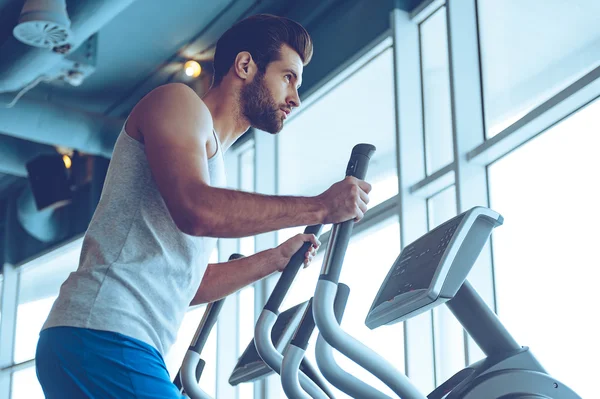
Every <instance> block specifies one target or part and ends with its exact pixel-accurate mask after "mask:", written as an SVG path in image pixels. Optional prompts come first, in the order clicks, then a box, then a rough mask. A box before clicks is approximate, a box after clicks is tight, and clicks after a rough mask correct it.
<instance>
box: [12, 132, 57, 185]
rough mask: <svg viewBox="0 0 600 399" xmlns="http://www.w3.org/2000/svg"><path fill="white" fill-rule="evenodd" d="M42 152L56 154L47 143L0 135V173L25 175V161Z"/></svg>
mask: <svg viewBox="0 0 600 399" xmlns="http://www.w3.org/2000/svg"><path fill="white" fill-rule="evenodd" d="M42 154H56V149H55V148H54V147H52V146H49V145H44V144H38V143H32V142H30V141H25V140H19V139H17V138H15V137H9V136H2V135H0V173H4V174H7V175H12V176H17V177H27V167H26V165H27V162H29V161H31V160H32V159H34V158H36V157H38V156H39V155H42Z"/></svg>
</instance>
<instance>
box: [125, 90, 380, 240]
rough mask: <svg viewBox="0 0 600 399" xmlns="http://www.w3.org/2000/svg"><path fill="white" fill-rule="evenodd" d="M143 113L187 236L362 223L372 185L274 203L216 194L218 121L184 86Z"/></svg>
mask: <svg viewBox="0 0 600 399" xmlns="http://www.w3.org/2000/svg"><path fill="white" fill-rule="evenodd" d="M136 108H137V109H135V110H134V112H135V113H136V118H135V119H136V125H137V127H138V129H139V131H140V133H141V135H142V137H143V140H144V144H145V150H146V155H147V158H148V163H149V165H150V169H151V171H152V175H153V177H154V180H155V181H156V183H157V186H158V189H159V191H160V193H161V195H162V197H163V199H164V200H165V204H166V205H167V208H168V209H169V212H170V214H171V217H172V218H173V220H174V222H175V224H176V225H177V226H178V227H179V229H180V230H182V231H183V232H185V233H187V234H190V235H196V236H210V237H221V238H237V237H245V236H250V235H255V234H259V233H264V232H268V231H275V230H279V229H282V228H287V227H293V226H300V225H311V224H318V223H333V222H340V221H344V220H348V219H352V218H358V219H360V218H361V217H362V216H363V214H364V212H365V211H366V202H368V196H367V194H366V193H368V191H369V190H370V185H368V183H366V182H362V181H360V180H357V179H353V178H348V179H345V180H343V181H342V182H339V183H338V186H337V187H336V188H335V190H331V189H330V190H328V191H326V192H325V193H323V194H322V195H320V196H316V197H291V196H268V195H261V194H252V193H246V192H241V191H236V190H228V189H222V188H216V187H211V185H210V175H209V174H208V155H207V150H206V148H207V143H208V141H209V140H211V138H212V117H211V115H210V111H209V110H208V108H207V107H206V105H205V104H204V103H203V101H202V100H201V99H200V98H199V97H198V96H197V94H196V93H195V92H193V91H192V90H191V89H190V88H189V87H187V86H185V85H182V84H171V85H166V86H162V87H159V88H158V89H155V90H154V91H153V92H152V93H151V94H149V95H148V96H146V97H145V98H144V99H143V100H142V101H140V103H139V104H138V106H136ZM361 187H362V188H361ZM332 188H334V187H333V186H332ZM365 191H366V192H365Z"/></svg>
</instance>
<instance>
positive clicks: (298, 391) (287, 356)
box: [281, 344, 311, 399]
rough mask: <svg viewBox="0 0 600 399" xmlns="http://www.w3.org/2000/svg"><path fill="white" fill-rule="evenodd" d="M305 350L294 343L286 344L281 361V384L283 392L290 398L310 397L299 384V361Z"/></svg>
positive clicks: (307, 398)
mask: <svg viewBox="0 0 600 399" xmlns="http://www.w3.org/2000/svg"><path fill="white" fill-rule="evenodd" d="M304 352H305V350H304V349H302V348H298V347H297V346H296V345H292V344H290V345H288V347H287V348H286V349H285V352H284V355H283V362H282V363H281V386H282V387H283V392H285V394H286V395H287V397H288V398H290V399H311V398H310V396H308V395H307V394H306V393H305V392H304V391H303V390H302V387H301V386H300V380H299V379H298V373H299V372H300V363H301V362H302V359H304Z"/></svg>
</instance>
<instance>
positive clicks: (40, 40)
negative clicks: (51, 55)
mask: <svg viewBox="0 0 600 399" xmlns="http://www.w3.org/2000/svg"><path fill="white" fill-rule="evenodd" d="M70 26H71V21H70V20H69V16H68V15H67V6H66V4H65V0H52V1H48V0H45V1H44V0H27V1H26V2H25V5H24V6H23V10H22V11H21V16H20V17H19V23H18V25H17V26H15V29H14V30H13V34H14V36H15V37H16V38H17V39H18V40H20V41H21V42H23V43H25V44H28V45H30V46H35V47H43V48H54V47H57V46H61V45H64V44H66V43H67V42H68V41H69V40H70V39H71V38H72V35H73V33H72V31H71V29H70Z"/></svg>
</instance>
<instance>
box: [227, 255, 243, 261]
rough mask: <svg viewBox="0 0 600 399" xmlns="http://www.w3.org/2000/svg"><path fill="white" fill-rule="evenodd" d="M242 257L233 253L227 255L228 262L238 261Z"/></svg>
mask: <svg viewBox="0 0 600 399" xmlns="http://www.w3.org/2000/svg"><path fill="white" fill-rule="evenodd" d="M243 257H244V255H242V254H236V253H233V254H231V255H229V260H235V259H240V258H243Z"/></svg>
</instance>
